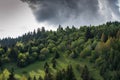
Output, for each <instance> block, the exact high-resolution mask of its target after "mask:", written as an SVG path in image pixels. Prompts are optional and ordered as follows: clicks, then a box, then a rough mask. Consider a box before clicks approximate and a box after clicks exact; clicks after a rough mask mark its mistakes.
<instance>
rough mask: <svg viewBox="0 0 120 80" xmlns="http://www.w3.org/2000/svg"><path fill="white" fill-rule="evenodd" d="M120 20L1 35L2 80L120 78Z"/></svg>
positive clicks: (0, 59) (91, 79)
mask: <svg viewBox="0 0 120 80" xmlns="http://www.w3.org/2000/svg"><path fill="white" fill-rule="evenodd" d="M119 58H120V22H117V21H115V22H107V23H105V24H102V25H98V26H93V25H90V26H80V27H75V26H72V27H69V26H67V27H65V28H64V27H62V26H61V25H59V26H58V28H57V30H56V31H52V30H50V31H48V30H45V28H44V27H42V28H38V29H37V30H34V31H33V32H28V33H25V34H24V35H22V36H19V37H17V38H11V37H9V38H4V39H0V80H120V59H119Z"/></svg>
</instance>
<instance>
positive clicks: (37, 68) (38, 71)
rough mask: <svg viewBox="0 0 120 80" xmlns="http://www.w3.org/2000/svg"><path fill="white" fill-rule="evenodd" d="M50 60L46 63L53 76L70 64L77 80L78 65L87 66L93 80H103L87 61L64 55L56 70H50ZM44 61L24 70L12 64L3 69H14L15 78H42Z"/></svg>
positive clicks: (78, 79) (58, 61) (78, 77)
mask: <svg viewBox="0 0 120 80" xmlns="http://www.w3.org/2000/svg"><path fill="white" fill-rule="evenodd" d="M51 59H52V58H51V57H50V58H48V59H47V60H46V61H47V62H48V63H49V65H50V70H51V72H52V73H53V74H54V73H56V72H57V70H61V69H63V68H66V67H67V66H68V64H71V65H72V67H73V71H74V73H75V76H76V78H77V80H82V79H81V77H80V75H81V74H80V72H79V71H78V70H77V69H76V65H80V66H81V67H84V65H87V66H88V68H89V71H90V74H91V75H92V76H93V77H94V78H95V80H103V79H102V77H101V76H100V75H99V70H98V69H96V68H95V67H94V65H93V64H92V63H90V62H89V60H88V59H82V58H76V59H72V58H69V57H66V55H61V57H60V58H59V59H57V67H56V69H54V68H52V64H51ZM46 61H37V62H35V63H33V64H31V65H29V66H27V67H25V68H19V67H17V66H16V65H15V64H14V63H9V64H6V65H5V66H4V67H5V68H7V69H10V68H12V67H13V68H14V69H15V73H16V75H15V76H16V77H17V78H20V77H21V76H23V75H26V76H28V74H29V75H30V76H32V77H34V76H36V77H39V76H40V75H41V76H42V77H44V75H45V73H44V68H43V66H44V63H45V62H46ZM18 74H19V75H18Z"/></svg>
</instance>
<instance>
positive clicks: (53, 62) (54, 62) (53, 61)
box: [51, 58, 56, 68]
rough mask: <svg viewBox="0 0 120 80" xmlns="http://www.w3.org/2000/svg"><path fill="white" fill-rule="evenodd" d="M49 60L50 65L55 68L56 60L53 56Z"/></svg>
mask: <svg viewBox="0 0 120 80" xmlns="http://www.w3.org/2000/svg"><path fill="white" fill-rule="evenodd" d="M51 62H52V67H53V68H56V60H55V58H53V59H52V61H51Z"/></svg>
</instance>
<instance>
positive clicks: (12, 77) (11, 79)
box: [8, 68, 16, 80]
mask: <svg viewBox="0 0 120 80" xmlns="http://www.w3.org/2000/svg"><path fill="white" fill-rule="evenodd" d="M8 80H16V79H15V77H14V69H13V68H12V69H11V74H10V75H9V78H8Z"/></svg>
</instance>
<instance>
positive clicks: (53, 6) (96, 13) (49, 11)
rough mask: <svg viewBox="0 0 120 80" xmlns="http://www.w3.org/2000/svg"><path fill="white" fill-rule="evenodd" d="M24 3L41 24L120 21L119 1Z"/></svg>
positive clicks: (44, 0)
mask: <svg viewBox="0 0 120 80" xmlns="http://www.w3.org/2000/svg"><path fill="white" fill-rule="evenodd" d="M22 1H23V2H27V3H28V4H29V6H30V8H31V9H32V10H33V13H34V15H35V17H36V19H37V20H38V21H39V22H48V23H50V24H73V25H74V24H77V25H80V24H99V23H101V22H105V21H111V20H120V16H119V14H120V12H119V7H118V6H117V2H118V1H117V0H22ZM100 4H101V5H100ZM106 16H108V17H106Z"/></svg>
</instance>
